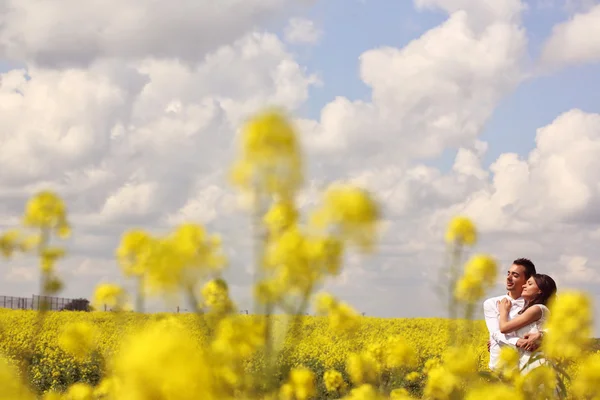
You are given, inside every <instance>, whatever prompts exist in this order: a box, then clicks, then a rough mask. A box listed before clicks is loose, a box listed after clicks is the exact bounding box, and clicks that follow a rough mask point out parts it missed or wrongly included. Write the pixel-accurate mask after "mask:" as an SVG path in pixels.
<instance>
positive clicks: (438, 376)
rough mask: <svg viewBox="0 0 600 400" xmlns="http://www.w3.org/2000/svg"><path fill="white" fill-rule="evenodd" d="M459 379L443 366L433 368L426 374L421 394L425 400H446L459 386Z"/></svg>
mask: <svg viewBox="0 0 600 400" xmlns="http://www.w3.org/2000/svg"><path fill="white" fill-rule="evenodd" d="M460 382H461V381H460V379H459V378H458V377H457V376H456V375H454V374H453V373H451V372H449V371H447V370H446V369H445V368H444V367H443V366H437V367H433V368H431V369H430V370H429V372H428V373H427V382H426V383H425V388H424V390H423V394H424V395H425V397H426V398H432V399H439V400H446V399H450V396H451V395H452V393H453V392H454V391H455V390H456V389H457V388H458V387H459V386H460Z"/></svg>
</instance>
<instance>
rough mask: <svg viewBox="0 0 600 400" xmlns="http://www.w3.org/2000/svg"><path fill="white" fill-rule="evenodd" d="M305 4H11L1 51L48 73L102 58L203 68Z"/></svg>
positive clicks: (261, 0)
mask: <svg viewBox="0 0 600 400" xmlns="http://www.w3.org/2000/svg"><path fill="white" fill-rule="evenodd" d="M303 3H304V2H302V1H297V0H223V1H218V2H214V1H210V0H200V1H197V0H176V1H158V2H154V3H152V5H151V6H150V5H149V4H148V3H147V2H145V1H143V0H136V1H127V2H123V1H118V0H115V1H96V0H94V1H88V2H85V3H83V2H78V1H73V0H50V1H45V2H42V3H40V2H39V1H35V0H24V1H20V0H5V1H3V2H2V5H1V7H2V8H1V9H0V12H1V13H2V15H3V23H2V24H1V25H0V52H1V53H2V54H3V55H4V56H5V57H8V58H10V59H16V60H19V61H27V62H33V63H36V64H38V65H42V66H52V67H70V66H87V65H89V64H90V63H92V62H93V61H94V60H97V59H100V58H117V59H121V60H123V59H124V60H132V59H133V60H137V59H144V58H147V57H152V58H158V59H170V58H179V59H182V60H185V61H190V62H193V61H199V60H202V58H203V57H204V56H205V55H206V54H207V53H208V52H210V51H212V50H214V49H216V48H218V47H219V46H222V45H226V44H229V43H231V42H232V41H234V40H236V39H237V38H239V37H241V36H242V35H244V34H245V33H246V32H248V31H249V30H251V29H252V28H254V27H255V26H257V25H260V24H265V23H268V22H270V21H271V20H272V18H274V17H279V16H280V15H281V13H283V14H284V15H287V13H292V12H293V11H294V10H297V9H298V8H299V7H302V6H304V4H303Z"/></svg>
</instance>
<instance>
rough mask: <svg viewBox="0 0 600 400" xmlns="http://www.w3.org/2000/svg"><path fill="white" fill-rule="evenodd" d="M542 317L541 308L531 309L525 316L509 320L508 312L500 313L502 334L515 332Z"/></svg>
mask: <svg viewBox="0 0 600 400" xmlns="http://www.w3.org/2000/svg"><path fill="white" fill-rule="evenodd" d="M541 317H542V310H541V309H540V308H539V307H535V306H534V307H529V308H528V309H527V310H526V311H525V312H524V313H523V314H520V315H517V316H516V317H515V318H513V319H511V320H510V321H509V320H508V311H505V310H501V311H500V332H502V333H509V332H514V331H516V330H517V329H520V328H522V327H524V326H526V325H529V324H530V323H532V322H534V321H537V320H538V319H540V318H541Z"/></svg>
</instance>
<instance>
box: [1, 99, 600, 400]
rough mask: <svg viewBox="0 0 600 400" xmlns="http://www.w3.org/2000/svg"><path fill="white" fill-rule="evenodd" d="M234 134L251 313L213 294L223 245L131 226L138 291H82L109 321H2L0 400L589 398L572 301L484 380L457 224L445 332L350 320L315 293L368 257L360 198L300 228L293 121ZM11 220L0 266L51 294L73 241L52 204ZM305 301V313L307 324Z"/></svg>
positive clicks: (27, 317)
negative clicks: (526, 365) (523, 359)
mask: <svg viewBox="0 0 600 400" xmlns="http://www.w3.org/2000/svg"><path fill="white" fill-rule="evenodd" d="M241 138H242V146H241V151H240V154H239V157H238V159H237V161H236V163H235V164H234V165H233V167H232V169H231V182H232V183H233V185H235V186H236V187H237V188H238V189H239V190H240V193H241V195H242V198H243V203H244V204H245V205H246V206H247V207H248V208H249V210H248V211H249V212H250V214H251V216H252V218H253V222H254V224H253V226H254V231H253V232H251V233H249V234H250V235H251V237H252V238H253V239H254V244H255V245H254V257H255V261H254V274H253V276H254V282H253V285H252V289H253V298H254V304H253V308H254V311H255V312H254V314H255V315H254V316H245V315H241V314H239V312H238V311H237V307H236V305H235V304H234V302H233V301H232V300H231V298H230V296H229V289H228V285H227V282H226V281H225V280H223V278H222V272H223V270H224V268H226V266H227V260H226V259H225V257H224V256H223V251H222V242H221V238H219V237H217V236H215V235H212V234H210V233H209V232H207V231H206V229H205V228H204V227H203V226H201V225H199V224H197V223H193V222H188V223H183V224H180V225H178V226H175V227H173V228H172V229H171V230H170V231H168V232H165V233H163V234H159V235H151V234H149V233H147V232H145V231H142V230H137V229H131V230H128V231H126V232H124V233H123V236H122V239H121V243H120V245H119V247H118V249H117V250H116V258H117V263H118V266H119V268H120V271H121V273H122V274H123V275H124V276H125V277H126V278H129V279H131V280H133V281H134V282H135V283H136V287H137V290H136V291H135V293H128V292H127V291H125V290H124V289H123V288H122V287H120V286H118V285H116V284H100V285H98V287H97V288H96V290H95V292H94V294H93V304H94V305H95V307H96V309H102V307H103V306H104V305H107V306H108V307H110V309H111V310H112V311H111V312H97V311H94V312H69V311H61V312H53V311H49V310H48V305H44V304H42V306H41V308H40V310H39V311H9V310H0V334H1V336H0V400H4V399H7V400H9V399H10V400H33V399H39V398H42V399H43V400H100V399H103V400H122V399H125V400H179V399H181V400H197V399H203V400H212V399H214V400H229V399H232V400H233V399H244V400H250V399H253V400H254V399H257V400H258V399H262V400H276V399H281V400H309V399H322V398H323V399H324V398H327V399H341V398H343V399H346V400H383V399H405V400H408V399H419V398H422V399H432V400H455V399H463V398H464V399H467V400H480V399H481V400H483V399H486V400H487V399H491V400H495V399H498V400H500V399H502V400H504V399H511V400H526V399H527V400H529V399H533V400H537V399H540V400H541V399H553V398H568V399H586V400H591V399H600V353H598V352H597V351H595V350H592V349H591V343H592V338H591V333H592V326H593V320H592V315H593V313H592V302H591V299H590V297H589V296H588V295H587V294H586V293H582V292H568V291H562V292H561V294H560V296H559V297H557V298H553V299H552V300H551V302H550V303H549V309H550V316H549V318H548V320H547V322H546V323H545V327H544V328H545V330H546V333H545V334H544V336H543V339H542V343H541V347H540V350H539V351H538V352H536V353H534V355H533V357H532V358H531V359H532V360H536V359H540V360H541V361H543V362H542V363H541V365H540V366H538V367H536V368H533V369H532V370H531V371H530V372H529V373H527V374H525V373H523V372H522V371H521V370H519V354H518V352H517V351H516V350H514V349H511V348H508V347H506V348H504V349H503V350H502V353H501V354H500V363H499V365H498V369H497V371H494V372H491V371H487V368H486V367H485V365H486V363H487V360H488V358H487V357H488V355H487V349H486V341H487V337H488V335H487V332H486V329H485V326H484V324H483V322H482V321H474V320H473V315H474V312H475V310H476V308H477V307H480V306H481V301H482V300H483V299H484V298H485V296H486V295H488V293H487V292H488V290H489V289H490V288H491V287H492V286H493V283H494V282H495V281H496V279H497V275H498V267H497V264H496V261H495V260H494V258H493V257H491V256H490V255H486V254H474V255H472V256H471V257H469V258H468V259H466V258H465V254H466V253H467V250H471V249H472V248H473V247H474V246H475V245H476V244H477V240H478V233H477V229H476V227H475V225H474V224H473V222H472V221H470V220H469V219H468V218H465V217H460V216H459V217H456V218H454V219H453V220H452V221H449V224H448V229H447V232H446V235H445V239H446V242H447V245H448V254H449V265H444V266H441V268H442V271H440V272H441V274H440V276H441V277H443V279H444V281H443V282H440V283H443V287H445V288H446V293H443V294H444V295H445V296H446V299H447V304H448V310H447V311H448V314H449V315H448V317H449V318H448V319H377V318H365V317H361V316H360V315H359V314H358V313H357V312H356V311H355V310H354V309H353V308H352V306H351V305H349V304H345V303H343V302H341V301H339V300H338V299H336V298H335V297H334V296H332V295H330V294H328V293H323V292H319V290H320V288H321V287H322V286H323V284H324V283H325V282H327V281H330V280H334V279H336V277H337V276H339V274H340V273H341V272H342V270H343V261H344V255H345V254H346V253H347V252H348V251H354V252H357V253H359V254H360V253H372V252H374V251H376V248H377V241H378V233H379V225H380V222H381V220H382V215H381V208H380V205H379V204H378V202H377V200H376V198H375V197H374V196H373V195H372V194H371V193H369V192H368V191H366V190H364V189H362V188H359V187H355V186H352V185H346V184H333V185H331V187H330V188H328V189H327V190H326V192H325V193H324V195H323V198H322V199H321V202H320V204H319V205H318V207H317V208H316V209H314V210H311V211H310V213H309V215H308V216H307V217H308V218H301V216H300V215H299V214H300V213H299V210H298V207H297V205H296V197H297V195H298V191H299V190H300V188H301V186H302V183H303V180H304V176H303V168H302V162H303V158H302V154H301V150H300V146H299V143H298V140H297V134H296V130H295V128H294V127H293V125H292V124H291V123H290V121H289V120H288V119H287V118H286V117H285V116H284V115H283V114H282V113H280V112H277V111H268V112H265V113H261V114H258V115H256V116H255V117H253V118H251V119H250V120H249V121H248V122H247V124H246V125H245V126H244V127H243V129H242V134H241ZM22 221H23V222H22V226H20V227H15V229H12V230H9V231H7V232H4V233H1V234H0V253H1V254H3V255H4V256H5V257H6V258H9V259H10V258H12V257H15V256H17V255H18V254H20V253H25V254H33V255H35V256H37V257H38V258H39V262H40V264H39V268H40V275H41V282H40V288H41V293H40V294H41V295H42V296H48V295H56V294H58V293H60V291H61V290H62V289H63V282H62V280H61V277H60V275H59V273H58V271H57V269H56V264H57V263H59V262H60V260H61V259H62V258H64V257H65V256H66V251H65V249H64V248H63V247H61V246H58V245H57V243H60V240H61V239H64V238H66V237H68V236H70V235H71V223H70V221H69V218H68V213H67V205H66V204H65V202H64V201H63V199H62V198H61V197H60V196H59V195H58V194H56V193H53V192H50V191H42V192H40V193H36V194H34V195H33V196H32V198H31V199H30V200H29V201H28V202H27V204H26V205H25V209H24V215H23V218H22ZM440 236H442V234H440ZM149 297H154V298H162V299H165V300H173V299H174V298H179V299H181V298H185V299H186V300H187V302H188V303H189V305H190V307H191V308H192V309H193V310H194V313H191V314H185V315H183V314H176V315H173V314H147V313H144V310H145V304H146V300H147V299H148V298H149ZM310 305H314V306H315V307H314V308H315V310H316V311H317V313H318V316H316V317H308V316H305V313H306V311H307V309H308V307H309V306H310ZM258 315H260V316H258Z"/></svg>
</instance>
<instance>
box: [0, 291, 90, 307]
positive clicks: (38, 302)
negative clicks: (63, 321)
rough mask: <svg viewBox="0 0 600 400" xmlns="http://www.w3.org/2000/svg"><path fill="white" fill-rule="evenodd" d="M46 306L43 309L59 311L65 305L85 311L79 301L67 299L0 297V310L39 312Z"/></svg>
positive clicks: (83, 304)
mask: <svg viewBox="0 0 600 400" xmlns="http://www.w3.org/2000/svg"><path fill="white" fill-rule="evenodd" d="M44 305H46V307H45V309H47V310H53V311H60V310H63V309H64V308H65V307H66V306H67V305H68V306H69V308H70V309H73V310H80V311H85V310H86V306H87V304H85V302H82V301H80V300H79V299H68V298H64V297H54V296H38V295H36V294H34V295H32V296H31V297H14V296H0V308H9V309H12V310H39V309H40V308H43V307H44Z"/></svg>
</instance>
